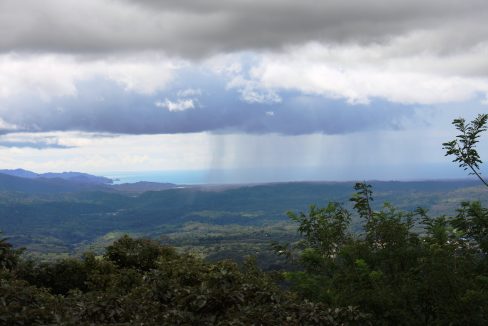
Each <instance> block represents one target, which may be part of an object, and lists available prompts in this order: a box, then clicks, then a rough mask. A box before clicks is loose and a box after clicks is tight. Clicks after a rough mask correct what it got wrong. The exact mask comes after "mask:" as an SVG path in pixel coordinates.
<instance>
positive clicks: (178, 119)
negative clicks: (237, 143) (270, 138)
mask: <svg viewBox="0 0 488 326" xmlns="http://www.w3.org/2000/svg"><path fill="white" fill-rule="evenodd" d="M203 82H206V83H207V85H206V87H207V88H205V89H204V90H203V91H202V94H201V95H198V97H184V98H181V97H179V96H178V93H180V91H181V90H185V89H187V88H188V87H184V88H181V89H180V88H176V89H170V90H168V91H167V92H162V93H158V94H154V95H153V96H147V95H141V94H136V93H131V92H126V91H125V90H124V89H122V88H120V87H119V86H118V85H117V84H115V83H113V82H110V81H103V80H99V81H92V82H86V83H84V84H80V85H77V89H78V92H77V95H76V97H62V98H57V99H55V100H52V101H49V102H43V101H42V100H40V99H39V98H37V97H36V96H23V97H21V98H17V99H16V100H15V101H12V102H10V103H9V105H7V106H5V107H8V108H15V110H12V109H3V110H2V108H1V107H0V117H2V118H3V119H4V120H5V121H7V122H8V123H11V124H16V125H19V126H22V131H25V132H49V131H86V132H104V133H113V134H175V133H190V132H201V131H209V132H215V133H233V132H245V133H253V134H264V133H279V134H288V135H297V134H310V133H324V134H345V133H350V132H356V131H361V130H380V129H398V128H402V124H403V122H402V121H406V120H409V119H411V118H412V117H413V115H414V114H415V110H414V109H413V108H412V107H410V106H402V105H395V104H391V103H385V102H383V103H382V102H380V101H375V102H374V103H372V104H371V105H348V104H346V103H344V102H343V101H341V100H328V99H325V98H323V97H322V96H316V95H302V94H299V93H296V92H287V91H284V92H282V93H280V98H282V99H283V101H280V102H269V103H268V102H266V103H260V102H255V101H252V102H249V101H245V100H243V99H241V97H240V96H239V90H238V89H227V90H224V89H222V88H223V87H225V84H224V85H222V84H221V83H219V82H218V81H215V80H214V81H213V83H212V81H211V80H208V79H204V80H202V83H203ZM196 86H197V87H198V88H202V87H203V85H196ZM214 94H219V96H214ZM99 98H105V99H106V100H104V101H99V100H98V99H99ZM165 99H166V101H167V102H171V103H173V102H174V103H180V102H178V101H182V100H183V101H191V103H196V104H195V105H194V107H192V108H187V109H186V110H178V109H173V110H171V108H166V107H159V106H158V105H155V103H159V102H162V103H164V101H165ZM175 105H176V104H175ZM269 112H273V114H270V113H269ZM48 143H49V144H51V145H53V146H57V145H58V144H57V143H54V142H52V141H49V142H48Z"/></svg>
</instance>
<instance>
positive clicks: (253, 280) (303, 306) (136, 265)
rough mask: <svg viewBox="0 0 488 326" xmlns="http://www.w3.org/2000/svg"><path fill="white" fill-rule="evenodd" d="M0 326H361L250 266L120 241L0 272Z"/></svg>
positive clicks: (349, 313) (353, 315)
mask: <svg viewBox="0 0 488 326" xmlns="http://www.w3.org/2000/svg"><path fill="white" fill-rule="evenodd" d="M0 273H1V275H0V276H1V281H0V325H26V324H28V325H46V324H59V325H253V324H255V325H257V324H259V325H277V324H279V325H364V324H368V323H369V321H368V316H367V315H366V314H363V313H362V312H361V311H360V310H359V309H358V308H356V307H352V306H344V307H337V306H330V305H325V304H323V303H317V302H311V301H309V300H302V299H301V298H299V297H297V296H296V295H294V294H293V293H291V292H288V291H286V290H284V289H281V288H280V287H279V286H278V285H277V284H276V282H275V280H274V279H273V278H272V277H271V276H269V275H267V274H265V273H263V272H262V271H261V270H260V269H259V268H258V267H257V266H256V262H255V261H254V260H253V259H247V260H246V261H245V263H244V264H243V265H242V266H241V267H239V266H238V265H237V264H236V263H234V262H231V261H221V262H217V263H208V262H205V261H203V260H201V259H199V258H196V257H194V256H191V255H188V254H178V253H176V251H174V250H173V249H171V248H168V247H166V246H162V245H159V244H158V243H157V242H155V241H153V240H149V239H132V238H130V237H128V236H123V237H122V238H120V239H119V240H117V241H116V242H115V243H114V244H113V245H112V246H110V247H108V248H107V250H106V253H105V254H104V255H103V256H95V255H93V254H91V253H86V254H85V255H84V256H83V258H82V259H78V260H76V259H69V260H62V261H58V262H55V263H42V264H38V263H34V262H29V261H20V262H19V264H17V265H16V266H15V268H12V269H5V268H4V269H1V270H0Z"/></svg>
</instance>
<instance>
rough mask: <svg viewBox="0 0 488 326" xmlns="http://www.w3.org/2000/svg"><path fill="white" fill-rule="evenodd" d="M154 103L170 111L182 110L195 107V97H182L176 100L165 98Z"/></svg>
mask: <svg viewBox="0 0 488 326" xmlns="http://www.w3.org/2000/svg"><path fill="white" fill-rule="evenodd" d="M154 105H156V106H157V107H160V108H165V109H167V110H168V111H170V112H181V111H186V110H189V109H194V108H195V103H194V102H193V99H181V100H176V101H170V100H169V99H165V100H164V101H157V102H156V103H154Z"/></svg>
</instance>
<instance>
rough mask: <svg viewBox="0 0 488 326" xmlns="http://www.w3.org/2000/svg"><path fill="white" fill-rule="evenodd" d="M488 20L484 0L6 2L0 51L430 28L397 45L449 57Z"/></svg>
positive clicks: (304, 38)
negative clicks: (416, 38)
mask: <svg viewBox="0 0 488 326" xmlns="http://www.w3.org/2000/svg"><path fill="white" fill-rule="evenodd" d="M487 17H488V3H487V2H486V1H485V0H466V1H456V0H430V1H424V0H411V1H404V0H390V1H388V2H385V1H383V0H360V1H340V0H334V1H314V0H302V1H296V0H280V1H278V0H268V1H259V0H229V1H219V0H203V1H202V0H190V1H177V0H166V1H155V0H142V1H139V0H138V1H135V0H134V1H133V0H111V1H108V0H85V1H75V0H45V1H37V0H22V1H19V0H3V1H1V2H0V51H3V52H10V51H28V52H29V51H41V52H42V51H46V52H61V53H75V54H96V53H113V52H125V51H129V52H131V51H145V50H158V51H164V52H166V53H168V54H170V55H176V56H183V57H190V58H201V57H203V56H206V55H211V54H216V53H221V52H233V51H243V50H279V49H282V48H283V47H284V46H288V45H292V44H302V43H305V42H308V41H319V42H323V43H360V44H362V43H375V42H380V43H381V42H389V41H390V40H391V39H392V38H394V37H398V36H402V35H409V33H412V32H415V31H430V32H431V38H432V42H420V43H417V44H415V42H413V43H410V44H408V46H406V48H404V49H399V50H402V51H405V52H417V51H419V50H420V48H422V49H423V50H424V51H425V50H429V51H434V52H437V53H440V54H449V53H452V52H455V51H465V50H466V47H475V46H477V45H478V44H480V43H483V42H486V40H487V39H488V25H487V24H485V22H486V19H487ZM424 41H425V39H424Z"/></svg>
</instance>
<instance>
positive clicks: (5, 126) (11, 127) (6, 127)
mask: <svg viewBox="0 0 488 326" xmlns="http://www.w3.org/2000/svg"><path fill="white" fill-rule="evenodd" d="M18 129H19V126H17V125H15V124H12V123H8V122H6V121H5V120H3V119H2V118H0V131H15V130H18Z"/></svg>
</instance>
